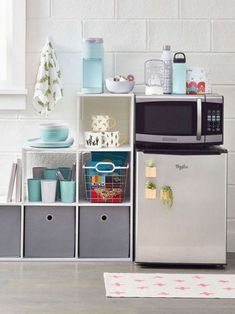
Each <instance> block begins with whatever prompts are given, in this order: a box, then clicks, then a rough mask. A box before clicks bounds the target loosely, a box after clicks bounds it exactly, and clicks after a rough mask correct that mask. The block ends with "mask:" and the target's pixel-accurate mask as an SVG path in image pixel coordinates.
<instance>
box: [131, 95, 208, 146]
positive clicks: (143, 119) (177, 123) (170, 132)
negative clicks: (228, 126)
mask: <svg viewBox="0 0 235 314" xmlns="http://www.w3.org/2000/svg"><path fill="white" fill-rule="evenodd" d="M202 100H203V99H202V98H200V97H198V98H189V99H184V100H182V99H177V97H176V98H174V99H169V100H167V99H166V100H165V99H164V100H162V99H161V100H158V99H155V101H149V100H145V102H138V99H137V103H136V141H137V142H149V143H176V144H178V143H179V144H180V143H182V144H185V143H204V138H205V137H204V135H202V104H203V102H202Z"/></svg>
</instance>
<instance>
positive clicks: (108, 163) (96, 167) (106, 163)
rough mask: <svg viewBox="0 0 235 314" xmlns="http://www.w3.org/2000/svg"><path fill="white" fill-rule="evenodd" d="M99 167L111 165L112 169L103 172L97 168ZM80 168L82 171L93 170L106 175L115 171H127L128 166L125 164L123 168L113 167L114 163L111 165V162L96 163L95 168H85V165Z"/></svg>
mask: <svg viewBox="0 0 235 314" xmlns="http://www.w3.org/2000/svg"><path fill="white" fill-rule="evenodd" d="M101 165H105V166H107V165H111V166H112V169H110V170H103V169H101V170H100V169H99V166H101ZM82 168H83V169H95V170H96V171H97V172H99V173H104V172H106V173H113V172H114V171H115V170H122V169H128V168H129V164H127V165H126V166H125V167H119V166H115V165H114V163H112V162H97V164H96V165H95V166H93V167H92V166H85V165H83V166H82Z"/></svg>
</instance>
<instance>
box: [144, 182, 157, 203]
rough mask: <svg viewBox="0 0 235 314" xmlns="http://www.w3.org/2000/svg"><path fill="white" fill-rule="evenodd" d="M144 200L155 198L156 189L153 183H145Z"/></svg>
mask: <svg viewBox="0 0 235 314" xmlns="http://www.w3.org/2000/svg"><path fill="white" fill-rule="evenodd" d="M145 198H146V199H148V200H149V199H151V200H154V199H156V198H157V187H156V184H155V183H154V182H153V181H147V182H146V183H145Z"/></svg>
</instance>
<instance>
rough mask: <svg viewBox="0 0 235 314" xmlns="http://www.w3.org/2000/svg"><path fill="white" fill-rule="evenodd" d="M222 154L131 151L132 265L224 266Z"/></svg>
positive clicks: (224, 161) (210, 150)
mask: <svg viewBox="0 0 235 314" xmlns="http://www.w3.org/2000/svg"><path fill="white" fill-rule="evenodd" d="M226 183H227V151H226V150H224V149H222V148H216V147H212V148H204V149H201V150H200V149H193V150H192V149H186V150H182V149H181V150H179V149H177V150H171V149H164V150H161V149H158V150H150V149H147V150H146V149H143V150H138V149H137V151H136V224H135V232H136V237H135V239H136V240H135V241H136V243H135V261H136V262H139V263H176V264H183V263H184V264H226V197H227V191H226V189H227V188H226Z"/></svg>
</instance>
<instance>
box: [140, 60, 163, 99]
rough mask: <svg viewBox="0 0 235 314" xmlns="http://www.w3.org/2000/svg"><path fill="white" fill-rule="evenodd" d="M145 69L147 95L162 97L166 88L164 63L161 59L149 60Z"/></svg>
mask: <svg viewBox="0 0 235 314" xmlns="http://www.w3.org/2000/svg"><path fill="white" fill-rule="evenodd" d="M144 68H145V94H146V95H162V94H163V86H164V62H163V61H162V60H160V59H152V60H147V61H146V62H145V65H144Z"/></svg>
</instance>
